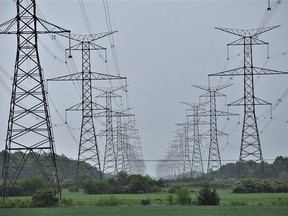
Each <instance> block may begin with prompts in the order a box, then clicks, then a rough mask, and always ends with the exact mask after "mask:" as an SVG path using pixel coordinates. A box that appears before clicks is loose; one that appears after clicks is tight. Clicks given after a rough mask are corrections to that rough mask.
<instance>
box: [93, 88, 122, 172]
mask: <svg viewBox="0 0 288 216" xmlns="http://www.w3.org/2000/svg"><path fill="white" fill-rule="evenodd" d="M124 87H126V86H119V87H93V88H94V89H97V90H98V91H101V92H103V93H102V94H100V95H98V96H96V98H105V99H106V106H105V114H104V115H105V118H106V130H105V136H106V144H105V151H104V163H103V172H104V173H109V174H111V175H114V174H117V173H118V162H117V155H118V149H117V146H116V145H115V141H114V129H113V109H112V98H115V97H121V96H120V95H118V94H115V91H118V90H120V89H123V88H124ZM100 114H101V113H100ZM94 116H95V117H96V116H99V115H97V114H96V115H94ZM100 116H101V115H100Z"/></svg>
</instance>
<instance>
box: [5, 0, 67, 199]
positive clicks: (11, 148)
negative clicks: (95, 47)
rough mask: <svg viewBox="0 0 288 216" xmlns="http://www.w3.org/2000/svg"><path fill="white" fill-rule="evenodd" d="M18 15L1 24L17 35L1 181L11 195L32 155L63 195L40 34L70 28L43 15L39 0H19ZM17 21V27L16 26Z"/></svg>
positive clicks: (6, 193) (48, 182)
mask: <svg viewBox="0 0 288 216" xmlns="http://www.w3.org/2000/svg"><path fill="white" fill-rule="evenodd" d="M16 8H17V16H16V17H15V18H13V19H11V20H9V21H7V22H5V23H3V24H1V25H0V34H16V35H17V53H16V61H15V68H14V79H13V85H12V97H11V102H10V112H9V119H8V130H7V137H6V145H5V152H4V163H3V170H2V179H1V185H2V186H3V187H2V188H3V191H2V195H3V198H7V197H8V196H9V193H10V191H11V190H12V189H13V187H14V185H15V183H16V181H17V179H18V177H19V175H20V174H21V171H22V169H23V168H24V166H25V163H26V161H27V160H28V158H29V157H32V158H33V159H34V161H35V163H36V164H37V165H38V168H39V170H40V172H41V174H42V175H43V177H44V179H45V181H46V182H47V184H48V185H49V187H51V188H54V190H55V193H56V194H57V195H58V197H59V198H61V192H60V185H59V178H58V171H57V166H56V156H55V146H54V138H53V133H52V124H51V118H50V113H49V108H48V101H47V97H46V89H45V85H44V84H45V83H44V82H45V81H44V77H43V70H42V68H41V65H40V57H39V51H38V35H39V34H51V33H53V34H57V33H65V32H66V33H67V32H69V31H67V30H65V29H62V28H60V27H58V26H56V25H53V24H51V23H48V22H47V21H45V20H43V19H40V18H38V17H37V15H36V1H35V0H25V1H24V0H17V1H16ZM15 25H16V30H13V27H14V26H15Z"/></svg>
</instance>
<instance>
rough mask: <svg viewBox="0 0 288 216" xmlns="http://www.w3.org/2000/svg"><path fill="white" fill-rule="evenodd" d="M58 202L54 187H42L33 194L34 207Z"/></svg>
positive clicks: (53, 204)
mask: <svg viewBox="0 0 288 216" xmlns="http://www.w3.org/2000/svg"><path fill="white" fill-rule="evenodd" d="M57 203H58V198H56V197H55V193H54V191H53V189H40V190H36V192H35V193H34V194H33V196H32V206H33V207H51V206H55V205H56V204H57Z"/></svg>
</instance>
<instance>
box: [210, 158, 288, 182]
mask: <svg viewBox="0 0 288 216" xmlns="http://www.w3.org/2000/svg"><path fill="white" fill-rule="evenodd" d="M263 165H264V172H265V176H262V175H263V174H262V173H263V172H262V164H260V163H256V162H254V161H249V162H248V164H247V166H245V168H244V167H243V169H245V177H246V178H247V177H248V178H263V177H265V178H269V179H279V180H281V181H288V157H282V156H278V157H276V159H275V160H274V162H273V163H271V164H269V163H264V164H263ZM239 166H240V164H239V163H238V162H237V163H228V164H225V165H223V166H221V168H220V169H219V170H218V171H215V172H214V173H213V174H214V176H217V178H223V179H225V178H238V168H239ZM240 167H241V166H240ZM240 177H241V176H240Z"/></svg>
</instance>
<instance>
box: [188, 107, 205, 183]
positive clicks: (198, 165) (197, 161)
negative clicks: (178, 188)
mask: <svg viewBox="0 0 288 216" xmlns="http://www.w3.org/2000/svg"><path fill="white" fill-rule="evenodd" d="M184 104H186V105H188V106H189V107H190V108H189V109H187V111H192V114H188V113H187V114H186V116H187V118H190V117H192V118H193V119H192V120H191V121H190V120H189V124H191V125H192V126H193V136H192V137H193V138H192V140H193V149H192V157H191V159H192V160H191V169H192V177H194V174H195V175H197V173H200V175H203V174H204V167H203V160H202V153H201V139H202V138H201V135H200V130H199V126H200V125H204V124H207V122H203V121H201V120H200V117H199V111H203V110H204V108H203V105H204V104H201V103H195V104H194V103H184ZM198 175H199V174H198Z"/></svg>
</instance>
